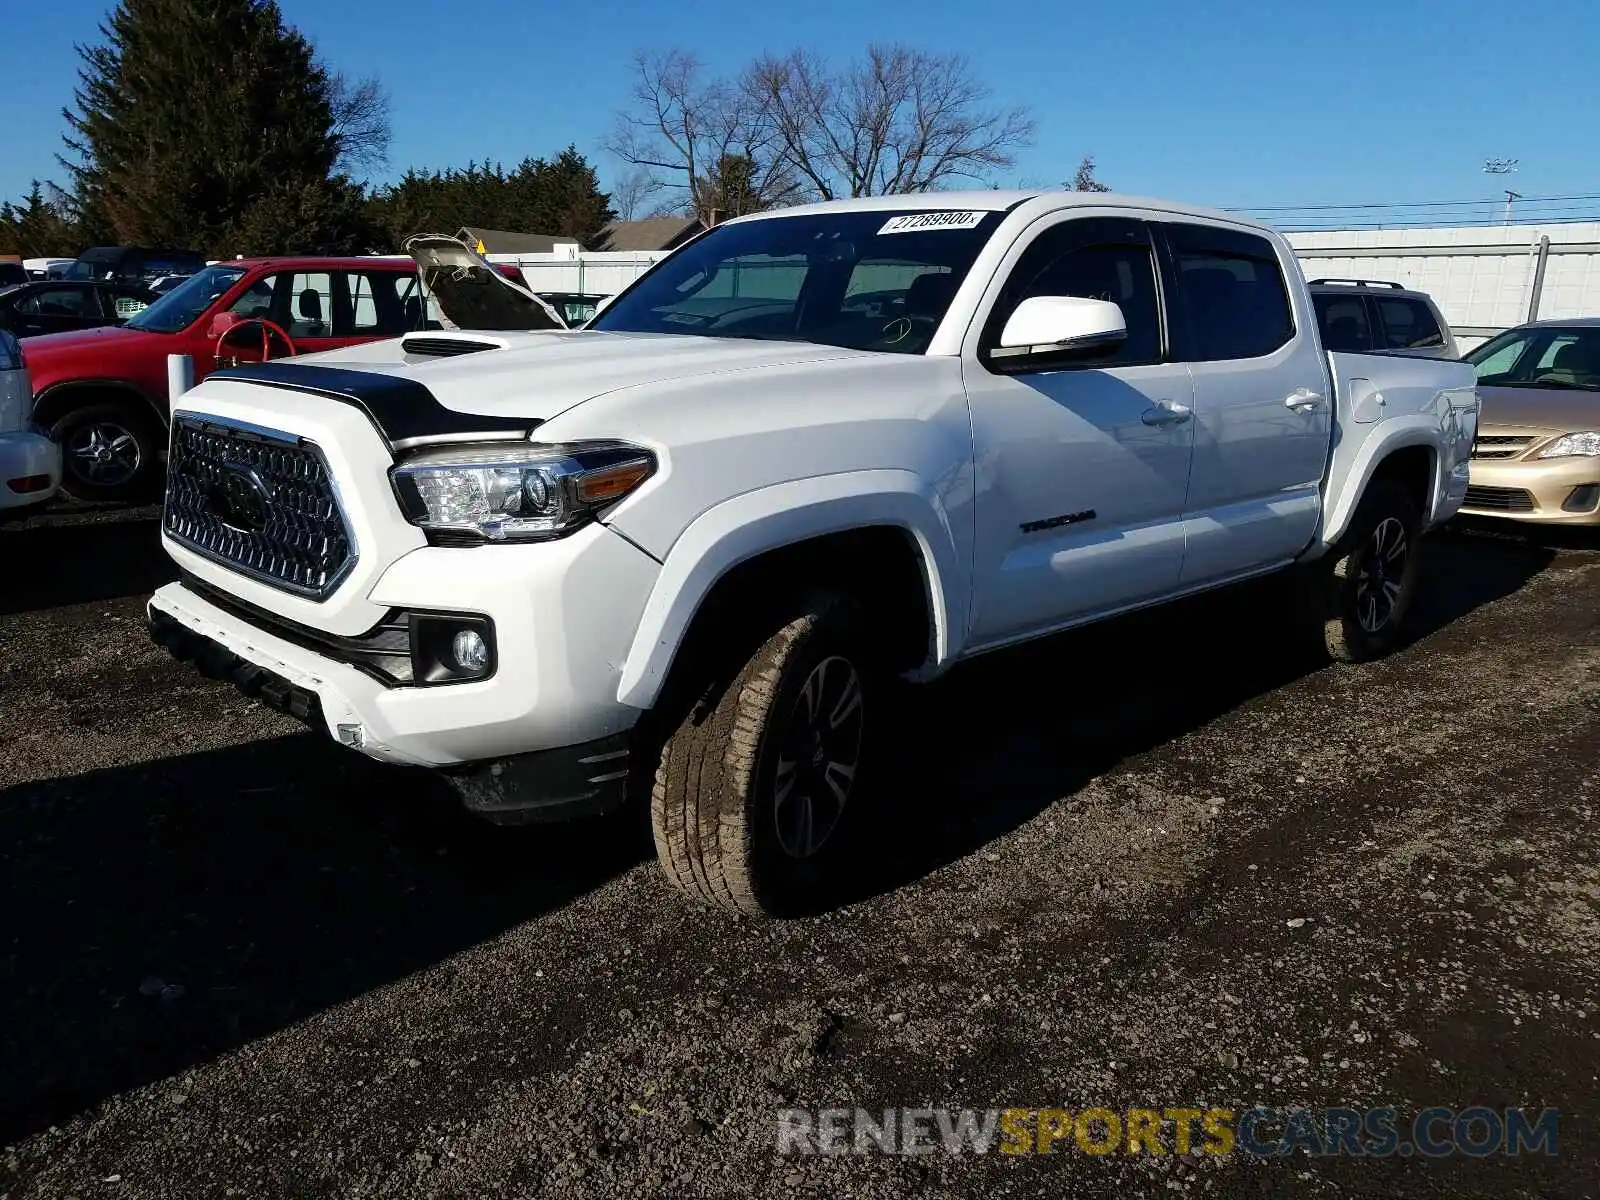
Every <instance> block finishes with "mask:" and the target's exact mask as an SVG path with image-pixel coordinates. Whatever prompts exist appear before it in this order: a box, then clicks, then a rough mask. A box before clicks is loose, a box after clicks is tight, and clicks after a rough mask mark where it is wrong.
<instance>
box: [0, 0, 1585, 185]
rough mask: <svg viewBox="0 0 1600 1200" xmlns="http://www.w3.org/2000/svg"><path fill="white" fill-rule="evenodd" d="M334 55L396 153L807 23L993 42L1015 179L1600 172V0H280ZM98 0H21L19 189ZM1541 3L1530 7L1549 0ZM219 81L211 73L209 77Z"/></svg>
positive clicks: (1533, 180) (13, 95) (62, 96)
mask: <svg viewBox="0 0 1600 1200" xmlns="http://www.w3.org/2000/svg"><path fill="white" fill-rule="evenodd" d="M281 3H282V7H283V9H284V12H285V15H286V16H287V18H288V19H289V20H290V21H291V22H293V23H294V24H296V25H298V26H299V27H300V28H301V29H302V30H304V31H305V32H306V33H307V34H308V35H309V36H310V37H311V38H312V39H313V41H314V42H315V43H316V44H317V46H318V48H319V50H320V52H321V53H322V54H323V56H324V57H325V59H326V60H327V61H328V62H329V63H330V64H331V65H333V66H335V67H336V68H338V69H341V70H344V71H347V72H349V73H351V74H355V75H362V74H366V73H377V74H379V75H380V76H381V77H382V78H383V80H384V81H385V83H386V85H387V87H388V88H389V91H390V93H391V96H392V100H393V122H394V146H393V154H392V164H391V172H390V173H391V174H398V173H399V172H400V171H401V170H403V169H404V168H405V167H406V166H408V165H419V166H445V165H451V164H464V163H465V162H466V161H467V160H468V159H471V158H477V159H479V160H482V159H485V158H489V159H499V160H503V161H506V162H514V161H516V160H518V159H520V158H521V157H522V156H523V155H525V154H534V155H541V154H552V153H554V152H556V151H558V150H559V149H560V148H562V147H563V146H565V145H566V144H567V143H568V142H573V143H576V144H577V146H578V147H579V149H580V150H583V151H584V152H585V153H587V154H589V155H590V157H591V159H592V160H593V161H595V162H596V163H597V165H598V166H599V167H600V170H601V172H602V177H603V178H608V177H612V176H614V175H615V174H616V173H617V172H618V171H619V165H618V164H617V163H615V162H614V161H612V160H610V159H608V158H607V157H606V156H605V155H604V154H603V153H602V152H601V150H600V141H601V139H602V137H603V136H604V134H605V132H606V131H607V129H608V128H609V127H610V125H611V123H612V114H613V112H614V111H615V109H616V108H617V107H618V105H620V104H622V103H623V102H624V101H625V98H626V95H627V91H628V86H629V73H628V69H629V68H628V60H629V57H630V55H631V52H632V51H633V50H635V49H649V48H665V47H671V46H679V47H683V48H686V49H689V50H692V51H694V52H695V53H697V54H698V55H700V56H701V57H702V58H703V59H704V60H706V61H707V62H708V63H709V64H710V65H711V66H712V67H714V68H725V69H729V70H733V69H737V68H738V67H739V66H740V65H742V64H743V63H744V62H745V61H747V60H748V59H749V58H750V57H752V56H753V55H756V54H759V53H761V52H763V51H766V50H772V51H780V50H784V49H788V48H790V47H792V46H796V45H804V46H807V47H811V48H814V49H816V50H819V51H822V52H824V53H828V54H833V55H847V54H849V53H851V52H853V51H856V50H858V49H860V48H861V47H862V46H864V45H865V44H866V43H867V42H869V41H873V40H878V41H902V42H905V43H907V44H911V45H914V46H916V47H918V48H922V49H927V50H933V51H956V52H960V53H964V54H966V55H968V56H969V57H970V58H971V59H972V62H973V64H974V67H975V70H976V72H977V73H978V74H979V75H980V76H981V77H982V78H983V79H984V80H985V81H987V82H988V83H989V84H990V85H991V86H992V87H993V89H994V92H995V99H996V101H997V102H1004V103H1016V104H1026V105H1028V106H1030V107H1031V108H1032V109H1033V110H1034V113H1035V116H1036V118H1037V120H1038V123H1039V132H1038V136H1037V138H1036V141H1035V144H1034V145H1033V146H1032V147H1031V148H1029V149H1027V150H1025V151H1023V153H1022V154H1021V156H1020V158H1019V161H1018V163H1017V166H1016V168H1015V170H1014V171H1012V172H1008V173H1007V174H1006V176H1005V177H1004V178H1002V179H1001V182H1002V183H1004V184H1012V183H1016V182H1018V181H1023V182H1026V183H1028V184H1043V185H1051V184H1055V183H1058V182H1059V181H1060V180H1061V179H1063V178H1066V177H1068V176H1069V175H1070V174H1071V171H1072V169H1073V167H1074V166H1075V165H1076V163H1077V161H1078V159H1079V157H1080V156H1082V155H1083V154H1086V153H1090V154H1093V155H1095V156H1096V158H1097V159H1098V161H1099V164H1100V176H1101V178H1102V179H1104V180H1106V181H1107V182H1109V183H1111V184H1113V185H1114V186H1115V187H1116V188H1117V189H1118V190H1120V191H1127V192H1137V193H1141V194H1145V195H1158V196H1170V197H1173V198H1177V199H1182V200H1188V201H1192V202H1195V203H1201V204H1213V205H1221V206H1230V207H1231V206H1262V205H1271V204H1305V203H1314V202H1322V203H1365V202H1370V201H1380V200H1381V201H1413V200H1432V199H1443V200H1461V199H1468V198H1474V197H1478V196H1484V197H1488V196H1492V195H1495V194H1497V192H1498V190H1499V189H1500V188H1501V187H1502V186H1504V184H1503V181H1502V180H1499V179H1495V178H1491V177H1489V176H1486V175H1484V174H1483V173H1482V169H1481V168H1482V164H1483V160H1484V159H1485V158H1489V157H1516V158H1519V159H1520V160H1521V168H1520V170H1519V172H1518V173H1517V174H1516V175H1515V176H1512V177H1511V179H1512V183H1511V185H1510V186H1513V187H1514V188H1516V190H1518V191H1519V192H1522V193H1524V194H1525V195H1529V196H1539V195H1567V194H1580V193H1593V192H1600V155H1597V154H1596V153H1595V152H1594V148H1593V147H1594V139H1593V138H1592V137H1591V136H1590V134H1589V133H1587V132H1585V131H1588V130H1592V129H1594V128H1595V127H1596V124H1597V120H1596V119H1597V117H1600V89H1597V87H1596V85H1595V66H1594V64H1595V63H1596V62H1597V61H1600V20H1597V19H1596V13H1595V9H1594V0H1545V2H1544V3H1541V4H1539V5H1538V6H1537V7H1536V8H1535V9H1533V10H1523V9H1519V8H1517V7H1515V6H1507V5H1506V4H1505V3H1503V0H1451V2H1450V3H1444V2H1442V0H1342V2H1341V3H1340V4H1337V5H1319V4H1305V3H1300V2H1299V0H1210V2H1208V3H1198V2H1196V0H1100V2H1098V3H1094V2H1082V3H1063V2H1062V0H1054V2H1044V0H1012V2H1011V3H1005V4H997V3H979V2H974V0H917V2H916V3H894V4H883V3H872V2H870V0H806V2H805V3H801V4H762V3H751V2H750V0H742V2H730V0H677V2H676V3H663V2H660V0H578V2H571V0H568V2H566V3H534V2H533V0H458V2H457V3H455V4H452V5H450V6H449V7H448V8H446V7H442V6H437V5H431V4H424V3H422V2H421V0H337V3H327V2H326V0H322V2H317V0H281ZM106 7H107V6H106V5H105V4H103V3H98V2H96V0H56V2H55V3H50V4H41V3H29V2H28V0H0V9H3V10H4V14H5V15H4V17H3V20H0V28H3V34H0V80H3V81H4V86H3V87H0V197H15V196H17V195H19V194H20V193H21V192H22V191H23V189H25V188H26V186H27V183H28V180H29V179H30V178H32V177H34V176H41V177H44V178H51V177H57V178H59V177H60V175H61V174H62V173H61V171H60V168H59V167H58V166H57V164H56V162H55V159H54V155H55V154H56V153H57V152H58V150H59V149H60V135H61V132H62V121H61V119H60V115H59V113H60V109H61V107H62V105H63V104H66V103H68V102H69V101H70V97H71V88H72V83H73V80H74V71H75V68H76V58H75V55H74V53H73V43H74V42H78V41H84V40H93V39H95V38H96V37H97V33H96V26H97V23H98V22H99V20H100V19H101V17H102V16H103V14H104V13H105V11H106ZM1525 13H1527V14H1531V19H1525V18H1524V14H1525ZM195 99H196V102H197V103H204V97H203V96H202V95H197V96H196V97H195Z"/></svg>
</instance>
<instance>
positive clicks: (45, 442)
mask: <svg viewBox="0 0 1600 1200" xmlns="http://www.w3.org/2000/svg"><path fill="white" fill-rule="evenodd" d="M32 410H33V388H32V387H31V386H30V385H29V382H28V364H27V362H26V361H25V360H24V359H23V356H22V343H21V342H19V341H18V340H17V339H16V338H15V337H13V336H12V335H11V334H9V333H7V332H6V331H5V330H3V329H0V518H4V517H13V516H18V515H20V514H21V512H22V510H23V509H26V508H32V507H33V506H35V505H38V504H43V503H44V502H45V501H47V500H49V499H51V498H52V497H53V496H54V495H55V494H56V491H57V489H58V488H60V486H61V447H60V446H58V445H56V444H55V443H54V442H52V441H51V440H50V439H49V438H47V437H45V435H44V434H42V433H39V432H36V431H35V430H33V429H30V428H29V427H28V414H29V413H30V412H31V411H32Z"/></svg>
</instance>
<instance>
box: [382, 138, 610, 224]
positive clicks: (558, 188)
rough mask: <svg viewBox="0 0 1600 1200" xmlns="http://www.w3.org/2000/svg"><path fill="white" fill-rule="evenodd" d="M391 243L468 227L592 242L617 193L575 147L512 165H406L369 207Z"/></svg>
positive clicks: (605, 218) (486, 163) (607, 220)
mask: <svg viewBox="0 0 1600 1200" xmlns="http://www.w3.org/2000/svg"><path fill="white" fill-rule="evenodd" d="M368 212H369V216H370V217H371V219H372V221H373V222H374V223H376V224H378V225H381V226H382V227H383V229H384V230H385V231H386V234H387V241H388V244H389V245H390V246H391V247H394V248H398V247H399V246H400V244H401V243H402V242H403V241H404V240H405V238H407V237H408V236H410V235H411V234H414V233H445V234H451V233H454V232H455V231H456V230H458V229H460V228H462V227H463V226H472V227H474V228H479V229H504V230H509V231H512V232H516V233H543V234H550V235H553V236H556V237H570V238H576V239H577V240H578V241H579V242H581V243H582V244H583V245H585V246H588V245H591V244H593V243H594V242H595V241H596V240H597V239H598V237H599V234H600V230H601V229H603V228H604V227H605V225H606V224H607V223H608V222H609V221H611V220H612V219H613V217H614V216H615V213H613V212H612V210H611V198H610V196H608V195H607V194H606V193H605V192H602V191H601V190H600V180H599V177H598V176H597V175H596V174H595V170H594V167H592V166H591V165H590V164H589V162H588V160H587V159H585V158H584V157H583V155H581V154H579V153H578V151H577V148H576V147H574V146H568V147H567V148H566V149H565V150H563V151H562V152H561V153H560V154H558V155H557V156H556V157H555V158H554V159H552V160H546V159H542V158H525V159H523V160H522V161H521V162H520V163H518V164H517V166H516V167H515V168H514V169H512V170H511V171H507V170H506V169H505V168H504V167H503V166H502V165H500V164H499V163H491V162H487V161H485V162H484V163H482V164H481V165H480V164H479V163H478V162H477V161H475V160H474V161H473V162H469V163H468V164H467V165H466V166H465V167H452V168H449V169H446V170H436V171H418V170H410V171H407V172H406V173H405V174H404V175H403V176H401V178H400V179H399V180H398V181H397V182H396V183H395V184H394V185H393V186H391V187H388V188H386V189H384V190H383V191H381V192H378V193H377V194H376V195H374V196H373V197H372V199H371V201H370V202H369V206H368Z"/></svg>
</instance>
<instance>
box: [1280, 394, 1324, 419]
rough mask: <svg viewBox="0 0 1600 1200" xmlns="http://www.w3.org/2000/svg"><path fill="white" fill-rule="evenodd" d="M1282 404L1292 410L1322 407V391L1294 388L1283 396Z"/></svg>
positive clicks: (1302, 410) (1310, 409)
mask: <svg viewBox="0 0 1600 1200" xmlns="http://www.w3.org/2000/svg"><path fill="white" fill-rule="evenodd" d="M1283 406H1284V407H1285V408H1287V409H1291V410H1292V411H1294V412H1299V413H1305V412H1312V411H1313V410H1315V409H1319V408H1321V407H1322V393H1321V392H1313V391H1312V390H1311V389H1310V388H1295V390H1294V391H1292V392H1290V393H1289V394H1288V395H1287V396H1285V397H1284V400H1283Z"/></svg>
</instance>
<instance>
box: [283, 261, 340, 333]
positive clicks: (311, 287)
mask: <svg viewBox="0 0 1600 1200" xmlns="http://www.w3.org/2000/svg"><path fill="white" fill-rule="evenodd" d="M332 317H333V276H332V275H330V274H329V273H328V272H326V271H310V272H297V273H296V274H295V275H293V276H292V277H291V278H290V280H289V324H288V326H287V330H288V334H289V336H290V337H292V338H324V337H332V336H333V326H332V325H331V324H330V322H331V320H332Z"/></svg>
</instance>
